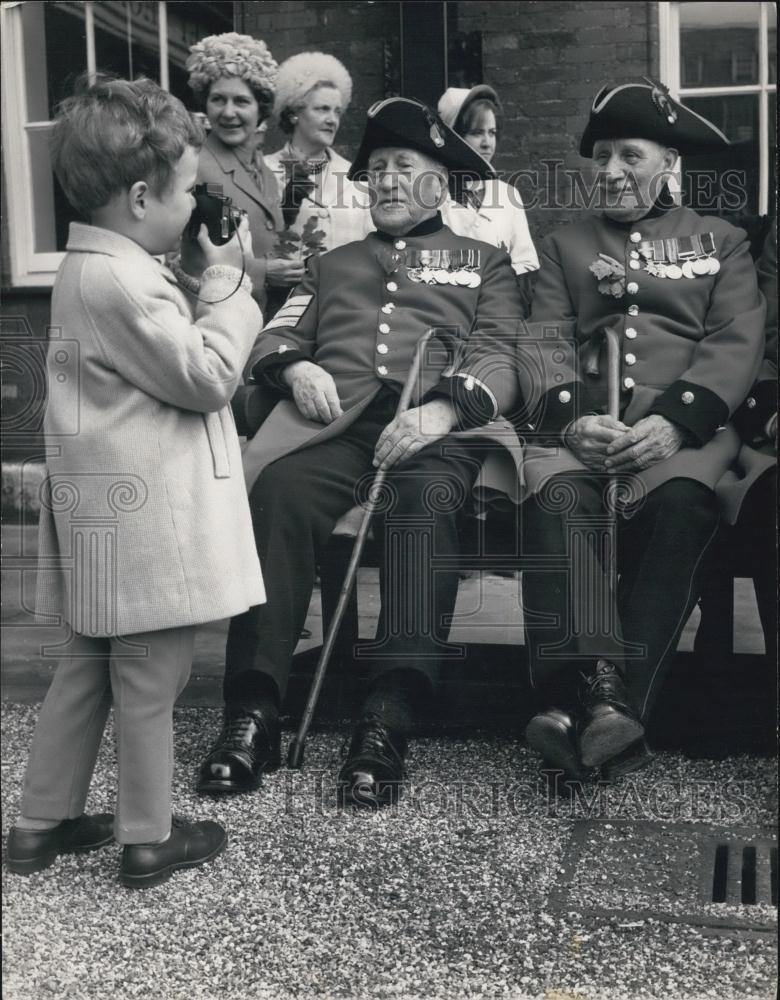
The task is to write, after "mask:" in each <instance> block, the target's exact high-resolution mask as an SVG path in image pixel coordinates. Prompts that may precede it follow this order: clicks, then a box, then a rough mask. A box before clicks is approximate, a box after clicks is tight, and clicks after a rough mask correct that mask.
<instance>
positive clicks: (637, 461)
mask: <svg viewBox="0 0 780 1000" xmlns="http://www.w3.org/2000/svg"><path fill="white" fill-rule="evenodd" d="M684 443H685V434H684V432H683V431H682V430H681V429H680V428H679V427H677V425H676V424H673V423H672V422H671V420H667V419H666V417H662V416H661V415H660V414H658V413H652V414H650V416H649V417H643V418H642V419H641V420H639V421H637V423H635V424H634V426H633V427H632V428H631V429H630V430H628V431H627V432H626V433H625V434H623V435H621V436H620V437H619V438H616V439H615V440H614V441H613V442H612V444H610V445H609V447H608V448H607V460H606V467H607V469H608V470H609V471H610V472H640V471H641V470H642V469H649V468H651V467H652V466H653V465H657V464H658V462H663V461H664V459H667V458H671V457H672V455H675V454H676V453H677V452H678V451H679V450H680V448H682V446H683V445H684Z"/></svg>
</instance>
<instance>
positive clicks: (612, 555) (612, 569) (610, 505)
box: [604, 327, 620, 595]
mask: <svg viewBox="0 0 780 1000" xmlns="http://www.w3.org/2000/svg"><path fill="white" fill-rule="evenodd" d="M604 340H605V341H606V344H607V412H608V413H609V415H610V417H612V419H613V420H619V419H620V333H619V332H618V331H617V330H616V329H615V328H614V327H605V328H604ZM616 483H617V477H616V476H615V473H614V472H611V473H610V476H609V487H610V488H609V490H608V492H607V514H608V517H609V586H610V589H611V591H612V594H613V595H614V594H616V593H617V508H616V501H617V495H616V494H617V489H616Z"/></svg>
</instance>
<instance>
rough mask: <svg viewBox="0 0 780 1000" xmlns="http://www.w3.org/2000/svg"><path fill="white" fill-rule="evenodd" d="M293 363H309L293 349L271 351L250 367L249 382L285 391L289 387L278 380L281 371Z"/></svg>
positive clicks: (305, 357) (302, 354)
mask: <svg viewBox="0 0 780 1000" xmlns="http://www.w3.org/2000/svg"><path fill="white" fill-rule="evenodd" d="M294 361H311V358H308V357H307V356H306V355H305V354H304V353H303V351H299V350H297V348H295V347H288V348H286V349H285V350H281V349H279V350H277V351H273V352H272V353H271V354H266V356H265V357H264V358H260V360H259V361H256V362H255V363H254V364H253V365H252V371H251V372H250V374H249V381H250V382H256V383H258V384H260V383H262V382H265V383H267V384H270V385H272V386H273V387H274V388H275V389H282V390H283V391H285V392H286V391H287V390H288V389H289V386H288V385H287V383H286V382H283V381H281V380H280V376H281V374H282V371H283V369H285V368H286V367H287V366H288V365H291V364H292V363H293V362H294Z"/></svg>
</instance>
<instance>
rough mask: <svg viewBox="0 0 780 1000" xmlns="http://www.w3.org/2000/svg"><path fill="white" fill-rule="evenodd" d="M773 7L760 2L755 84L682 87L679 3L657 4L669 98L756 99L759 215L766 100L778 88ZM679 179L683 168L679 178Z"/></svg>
mask: <svg viewBox="0 0 780 1000" xmlns="http://www.w3.org/2000/svg"><path fill="white" fill-rule="evenodd" d="M776 6H777V5H776V4H775V3H770V2H768V0H759V21H758V82H757V83H750V84H732V85H726V84H721V85H719V86H716V87H683V86H681V81H680V2H679V0H674V2H671V0H660V2H659V4H658V35H659V56H660V59H659V71H660V76H661V79H662V80H663V82H664V83H665V84H666V85H667V86H668V88H669V91H670V93H671V95H672V97H674V98H676V99H678V100H681V101H682V102H683V103H685V98H686V97H722V96H725V95H737V94H756V95H758V214H759V215H766V214H767V213H768V212H769V172H770V159H769V158H770V152H771V151H770V149H769V96H770V94H776V93H777V84H776V83H770V82H769V8H770V7H775V8H776ZM681 175H682V165H681V164H680V165H679V167H678V176H681Z"/></svg>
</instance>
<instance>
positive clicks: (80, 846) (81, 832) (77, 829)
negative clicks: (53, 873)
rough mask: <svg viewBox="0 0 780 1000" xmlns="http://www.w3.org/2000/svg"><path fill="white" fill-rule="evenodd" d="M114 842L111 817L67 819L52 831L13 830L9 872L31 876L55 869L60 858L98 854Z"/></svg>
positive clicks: (101, 815) (11, 833)
mask: <svg viewBox="0 0 780 1000" xmlns="http://www.w3.org/2000/svg"><path fill="white" fill-rule="evenodd" d="M113 839H114V817H113V815H112V814H111V813H100V814H99V815H97V816H79V818H78V819H64V820H63V821H62V822H61V823H58V824H57V826H54V827H52V828H51V830H20V829H19V827H18V826H13V827H11V832H10V833H9V834H8V844H7V848H6V859H7V861H8V870H9V871H12V872H15V873H16V874H17V875H30V874H32V873H33V872H39V871H42V870H43V869H44V868H48V867H49V866H50V865H53V864H54V862H55V861H56V859H57V857H58V856H59V855H60V854H81V853H83V852H85V851H95V850H97V848H98V847H103V846H105V845H106V844H110V843H111V841H112V840H113Z"/></svg>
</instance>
